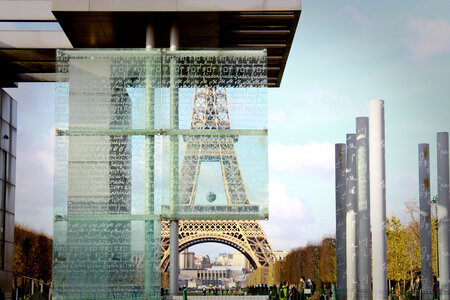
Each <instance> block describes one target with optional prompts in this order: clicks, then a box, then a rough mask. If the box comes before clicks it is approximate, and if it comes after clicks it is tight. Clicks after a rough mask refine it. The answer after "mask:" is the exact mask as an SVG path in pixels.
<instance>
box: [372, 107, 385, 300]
mask: <svg viewBox="0 0 450 300" xmlns="http://www.w3.org/2000/svg"><path fill="white" fill-rule="evenodd" d="M370 210H371V213H372V215H371V222H372V265H373V297H374V298H375V299H384V298H386V297H387V295H388V287H387V245H386V169H385V151H384V101H383V100H372V101H370ZM369 249H370V248H369ZM369 253H370V252H369ZM369 284H370V280H369Z"/></svg>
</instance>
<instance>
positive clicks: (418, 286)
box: [412, 277, 422, 299]
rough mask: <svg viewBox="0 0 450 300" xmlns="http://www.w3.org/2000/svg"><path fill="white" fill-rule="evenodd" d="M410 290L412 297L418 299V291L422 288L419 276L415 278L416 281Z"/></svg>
mask: <svg viewBox="0 0 450 300" xmlns="http://www.w3.org/2000/svg"><path fill="white" fill-rule="evenodd" d="M412 290H413V295H414V299H420V291H421V290H422V281H420V277H417V278H416V281H415V282H414V283H413V288H412Z"/></svg>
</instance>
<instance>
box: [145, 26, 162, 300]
mask: <svg viewBox="0 0 450 300" xmlns="http://www.w3.org/2000/svg"><path fill="white" fill-rule="evenodd" d="M145 47H146V49H147V51H151V50H152V48H154V47H155V32H154V28H153V25H152V24H151V23H149V24H148V25H147V28H146V41H145ZM153 74H154V66H153V65H152V58H151V56H150V57H147V59H146V65H145V109H146V112H145V113H146V114H145V116H146V119H145V126H146V128H147V129H154V127H155V124H154V123H155V121H154V119H155V92H154V86H153V85H152V81H154V80H153V78H152V75H153ZM145 159H146V161H145V170H146V177H147V178H146V180H145V212H146V214H153V213H154V181H155V176H154V171H155V170H154V164H155V137H154V136H153V135H147V136H145ZM154 224H155V221H153V220H147V221H145V233H146V234H145V255H144V297H145V298H148V299H150V297H151V296H154V295H152V293H153V294H154V293H157V292H159V291H157V290H156V284H155V283H156V282H155V278H153V274H154V267H155V266H154V261H153V256H152V255H151V254H152V252H153V251H154V249H153V248H154V241H155V237H154Z"/></svg>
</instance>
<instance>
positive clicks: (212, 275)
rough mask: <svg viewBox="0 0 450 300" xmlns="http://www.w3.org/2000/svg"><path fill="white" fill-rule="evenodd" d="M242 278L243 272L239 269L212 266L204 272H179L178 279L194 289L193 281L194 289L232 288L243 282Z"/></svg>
mask: <svg viewBox="0 0 450 300" xmlns="http://www.w3.org/2000/svg"><path fill="white" fill-rule="evenodd" d="M244 277H245V270H243V269H242V268H241V267H231V266H212V267H211V268H208V269H206V270H196V269H192V270H187V269H185V270H180V278H183V280H184V282H186V284H188V285H189V287H191V288H194V281H195V283H196V287H195V288H199V287H201V286H209V285H213V286H217V287H223V288H234V287H235V286H236V284H243V283H244V282H245V281H244Z"/></svg>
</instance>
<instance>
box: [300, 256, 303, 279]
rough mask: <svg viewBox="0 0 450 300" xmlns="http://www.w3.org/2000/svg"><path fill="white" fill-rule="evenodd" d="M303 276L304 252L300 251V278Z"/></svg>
mask: <svg viewBox="0 0 450 300" xmlns="http://www.w3.org/2000/svg"><path fill="white" fill-rule="evenodd" d="M302 276H303V253H300V278H301V277H302Z"/></svg>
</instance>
